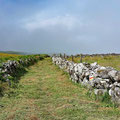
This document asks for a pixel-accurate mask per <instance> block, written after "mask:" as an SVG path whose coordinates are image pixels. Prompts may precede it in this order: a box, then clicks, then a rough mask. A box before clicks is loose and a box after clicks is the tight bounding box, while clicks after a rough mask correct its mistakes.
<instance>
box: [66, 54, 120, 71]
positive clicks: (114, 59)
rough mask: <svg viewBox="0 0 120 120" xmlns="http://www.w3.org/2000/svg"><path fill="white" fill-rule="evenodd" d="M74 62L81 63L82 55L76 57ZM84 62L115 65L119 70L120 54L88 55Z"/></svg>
mask: <svg viewBox="0 0 120 120" xmlns="http://www.w3.org/2000/svg"><path fill="white" fill-rule="evenodd" d="M68 60H72V58H71V57H69V58H68ZM74 62H76V63H79V62H80V57H74ZM83 62H88V63H93V62H97V63H98V64H99V65H102V66H111V67H114V68H115V69H117V70H120V56H112V55H109V56H104V57H103V56H94V57H91V56H86V57H84V58H83Z"/></svg>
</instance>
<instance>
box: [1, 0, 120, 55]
mask: <svg viewBox="0 0 120 120" xmlns="http://www.w3.org/2000/svg"><path fill="white" fill-rule="evenodd" d="M119 5H120V1H119V0H0V50H10V51H25V52H33V53H67V54H78V53H110V52H112V53H113V52H115V53H120V47H119V44H120V7H119Z"/></svg>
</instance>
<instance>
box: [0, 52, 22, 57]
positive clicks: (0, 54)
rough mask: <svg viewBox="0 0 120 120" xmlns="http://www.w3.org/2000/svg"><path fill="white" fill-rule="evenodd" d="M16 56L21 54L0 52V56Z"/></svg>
mask: <svg viewBox="0 0 120 120" xmlns="http://www.w3.org/2000/svg"><path fill="white" fill-rule="evenodd" d="M16 56H21V55H17V54H7V53H0V57H16Z"/></svg>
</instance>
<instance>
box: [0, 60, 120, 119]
mask: <svg viewBox="0 0 120 120" xmlns="http://www.w3.org/2000/svg"><path fill="white" fill-rule="evenodd" d="M87 93H88V92H87V90H86V88H83V87H81V86H80V85H79V84H75V83H73V82H71V81H70V80H69V76H68V74H66V73H64V72H63V71H62V70H60V69H59V68H58V67H57V66H55V65H53V64H52V62H51V59H50V58H47V59H45V60H43V61H39V62H38V63H37V64H35V65H33V66H31V67H29V68H28V69H27V73H26V74H25V75H24V76H23V77H21V79H20V82H19V84H18V85H17V86H16V88H9V90H8V91H6V93H5V95H4V97H2V98H1V99H0V111H1V112H0V119H1V120H113V119H114V120H119V119H120V108H119V107H118V108H114V107H110V106H109V105H108V104H106V103H101V102H99V101H96V100H95V99H94V98H93V97H91V98H89V97H88V95H87Z"/></svg>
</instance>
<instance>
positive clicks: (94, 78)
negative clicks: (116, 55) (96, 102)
mask: <svg viewBox="0 0 120 120" xmlns="http://www.w3.org/2000/svg"><path fill="white" fill-rule="evenodd" d="M52 61H53V63H54V64H56V65H58V66H59V67H60V68H61V69H65V70H66V71H67V72H68V73H69V75H70V78H71V80H72V81H73V82H76V83H80V84H82V85H84V86H86V87H88V88H92V89H94V93H95V94H96V95H98V94H104V93H106V92H108V93H109V95H110V96H111V100H112V101H114V102H117V103H120V71H117V70H115V69H114V68H112V67H103V66H100V65H98V64H97V62H95V63H92V64H89V63H74V62H72V61H68V60H65V59H64V58H61V57H58V56H53V57H52Z"/></svg>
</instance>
